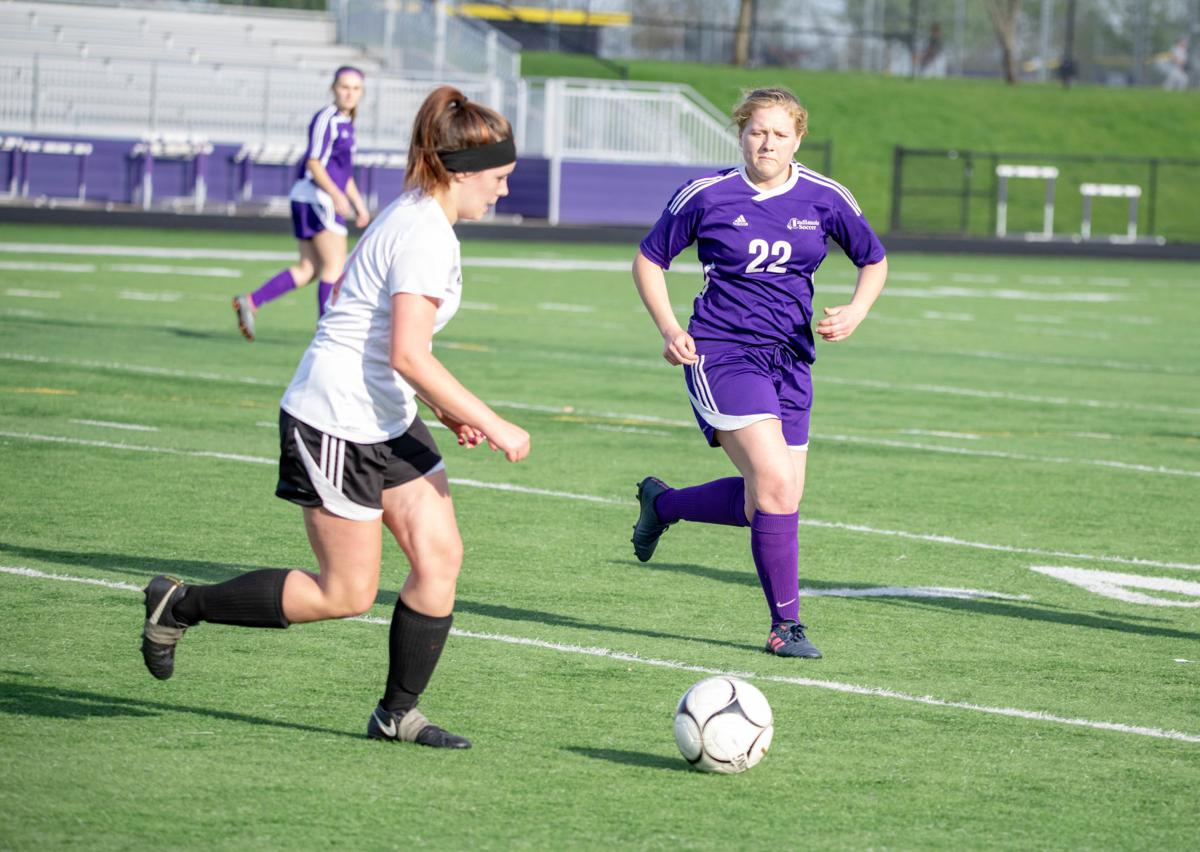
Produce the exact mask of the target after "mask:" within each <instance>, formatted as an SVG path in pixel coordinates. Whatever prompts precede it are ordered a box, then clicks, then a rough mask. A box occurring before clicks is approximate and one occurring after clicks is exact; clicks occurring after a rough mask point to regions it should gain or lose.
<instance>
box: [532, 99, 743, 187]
mask: <svg viewBox="0 0 1200 852" xmlns="http://www.w3.org/2000/svg"><path fill="white" fill-rule="evenodd" d="M526 82H527V84H528V108H527V110H526V112H525V117H526V125H525V127H524V131H525V133H524V138H525V139H526V142H525V150H528V151H530V152H531V153H539V154H541V155H542V156H545V157H549V158H551V159H555V158H560V159H580V160H605V161H616V162H647V163H679V164H684V165H690V164H700V165H712V164H724V163H728V162H736V161H737V160H738V159H739V157H740V155H739V153H738V146H737V136H736V134H735V133H734V132H733V130H732V128H731V126H730V121H729V117H728V116H725V115H722V114H721V113H719V112H718V111H717V110H716V109H715V108H714V107H713V106H712V105H711V104H710V103H709V102H708V101H706V100H705V99H704V98H703V97H701V96H700V95H699V94H698V93H697V92H696V91H695V90H694V89H693V88H692V87H691V86H684V85H676V84H671V83H634V82H627V81H608V80H588V79H572V78H566V77H557V78H545V79H527V81H526Z"/></svg>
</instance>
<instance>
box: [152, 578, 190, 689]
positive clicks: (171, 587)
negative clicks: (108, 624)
mask: <svg viewBox="0 0 1200 852" xmlns="http://www.w3.org/2000/svg"><path fill="white" fill-rule="evenodd" d="M185 592H186V588H185V586H184V585H183V580H180V579H178V578H176V577H168V576H167V575H166V574H159V575H158V576H157V577H155V578H154V579H153V580H151V581H150V583H149V584H148V585H147V586H146V588H145V589H144V590H143V594H144V595H145V597H146V626H145V627H144V628H143V629H142V659H143V660H145V661H146V668H148V669H149V670H150V674H152V675H154V676H155V677H156V678H158V679H159V680H166V679H167V678H169V677H170V676H171V675H172V674H174V673H175V645H176V644H177V643H178V642H179V640H180V639H181V638H182V637H183V632H184V631H185V630H187V626H186V625H183V624H180V623H179V622H177V621H176V620H175V618H174V617H173V616H172V614H171V607H172V606H174V605H175V603H176V602H177V601H178V600H179V599H180V598H181V597H183V595H184V594H185Z"/></svg>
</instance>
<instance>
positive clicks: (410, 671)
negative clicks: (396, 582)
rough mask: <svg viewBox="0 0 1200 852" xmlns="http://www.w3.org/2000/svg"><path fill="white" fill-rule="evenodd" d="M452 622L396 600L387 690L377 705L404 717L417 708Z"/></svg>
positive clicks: (447, 618) (448, 618)
mask: <svg viewBox="0 0 1200 852" xmlns="http://www.w3.org/2000/svg"><path fill="white" fill-rule="evenodd" d="M453 620H454V616H453V615H443V616H440V617H439V616H433V615H422V614H421V613H419V612H417V611H416V610H412V609H409V608H408V607H407V606H405V605H404V601H402V600H400V598H396V610H395V612H393V613H392V626H391V630H390V631H389V634H388V677H387V688H386V689H385V690H384V693H383V700H382V701H381V702H380V703H381V704H382V705H383V709H384V710H388V711H390V712H392V713H403V712H405V711H407V710H411V709H412V708H413V707H415V706H416V705H417V699H418V698H420V696H421V693H422V692H424V691H425V687H426V686H427V685H428V684H429V679H430V678H431V677H433V670H434V668H436V667H437V664H438V659H439V658H440V657H441V656H442V648H443V646H445V644H446V637H447V636H448V635H450V622H452V621H453Z"/></svg>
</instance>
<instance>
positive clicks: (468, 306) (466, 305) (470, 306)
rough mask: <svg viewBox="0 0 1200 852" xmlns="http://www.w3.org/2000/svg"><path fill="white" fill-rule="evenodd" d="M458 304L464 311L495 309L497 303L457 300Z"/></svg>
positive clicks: (497, 308)
mask: <svg viewBox="0 0 1200 852" xmlns="http://www.w3.org/2000/svg"><path fill="white" fill-rule="evenodd" d="M458 306H459V307H460V308H462V309H463V310H464V311H497V310H499V309H500V307H499V305H493V304H492V303H491V302H459V303H458Z"/></svg>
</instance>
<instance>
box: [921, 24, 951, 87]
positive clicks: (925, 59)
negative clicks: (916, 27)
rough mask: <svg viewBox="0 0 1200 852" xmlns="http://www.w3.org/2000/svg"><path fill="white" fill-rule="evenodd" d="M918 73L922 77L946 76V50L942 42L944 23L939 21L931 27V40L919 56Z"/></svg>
mask: <svg viewBox="0 0 1200 852" xmlns="http://www.w3.org/2000/svg"><path fill="white" fill-rule="evenodd" d="M917 73H918V74H920V75H921V76H922V77H945V76H946V52H945V49H944V46H943V44H942V25H941V24H939V23H938V22H937V21H934V22H933V25H932V26H930V28H929V40H928V41H927V42H925V49H924V50H923V51H921V54H920V55H919V56H918V57H917Z"/></svg>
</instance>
